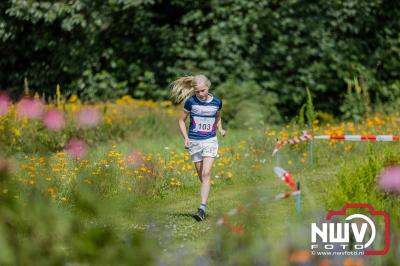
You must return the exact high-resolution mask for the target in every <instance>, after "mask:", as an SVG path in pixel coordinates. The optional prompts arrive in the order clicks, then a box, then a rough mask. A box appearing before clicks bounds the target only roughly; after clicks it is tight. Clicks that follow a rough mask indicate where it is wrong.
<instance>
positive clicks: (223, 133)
mask: <svg viewBox="0 0 400 266" xmlns="http://www.w3.org/2000/svg"><path fill="white" fill-rule="evenodd" d="M219 133H220V134H221V135H222V136H223V137H225V130H223V129H221V130H220V131H219Z"/></svg>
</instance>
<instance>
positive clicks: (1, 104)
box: [0, 92, 11, 115]
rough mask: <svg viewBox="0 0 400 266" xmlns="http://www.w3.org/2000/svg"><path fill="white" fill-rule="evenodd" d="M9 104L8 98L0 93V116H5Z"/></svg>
mask: <svg viewBox="0 0 400 266" xmlns="http://www.w3.org/2000/svg"><path fill="white" fill-rule="evenodd" d="M10 102H11V101H10V97H8V95H7V94H5V93H1V92H0V115H5V114H6V113H7V111H8V106H9V105H10Z"/></svg>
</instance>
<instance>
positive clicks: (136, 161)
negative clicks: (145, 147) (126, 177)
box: [126, 150, 143, 167]
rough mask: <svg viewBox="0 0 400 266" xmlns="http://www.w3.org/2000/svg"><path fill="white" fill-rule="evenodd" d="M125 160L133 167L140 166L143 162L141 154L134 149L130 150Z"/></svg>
mask: <svg viewBox="0 0 400 266" xmlns="http://www.w3.org/2000/svg"><path fill="white" fill-rule="evenodd" d="M126 162H127V163H128V164H129V165H131V166H133V167H140V166H141V165H142V164H143V160H142V156H141V155H140V153H139V152H138V151H136V150H132V152H131V153H130V154H128V156H126Z"/></svg>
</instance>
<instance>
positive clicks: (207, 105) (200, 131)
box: [183, 94, 222, 140]
mask: <svg viewBox="0 0 400 266" xmlns="http://www.w3.org/2000/svg"><path fill="white" fill-rule="evenodd" d="M209 95H210V96H211V99H210V100H207V101H201V100H200V99H199V98H197V97H196V95H193V96H190V97H189V98H188V99H187V100H186V102H185V105H184V108H183V110H184V111H185V112H187V113H190V126H189V139H198V140H201V139H209V138H213V137H215V136H216V129H217V112H218V111H220V110H221V108H222V101H221V99H220V98H218V97H217V96H213V95H212V94H209Z"/></svg>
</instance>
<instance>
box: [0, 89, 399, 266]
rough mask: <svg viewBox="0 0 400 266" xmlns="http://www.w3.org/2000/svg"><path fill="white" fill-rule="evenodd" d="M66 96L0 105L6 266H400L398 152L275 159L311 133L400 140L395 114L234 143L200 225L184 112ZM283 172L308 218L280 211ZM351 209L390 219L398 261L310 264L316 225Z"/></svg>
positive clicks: (322, 259)
mask: <svg viewBox="0 0 400 266" xmlns="http://www.w3.org/2000/svg"><path fill="white" fill-rule="evenodd" d="M59 90H60V89H59V87H58V88H57V91H56V97H55V99H56V100H55V101H54V102H53V103H45V102H44V101H42V100H41V98H40V95H38V94H36V96H33V97H24V98H21V99H20V100H19V101H17V102H13V101H11V100H10V99H9V97H7V96H6V95H5V94H3V96H2V98H1V99H2V102H1V104H0V106H2V113H1V116H0V130H1V132H2V134H1V138H0V146H1V152H2V154H1V161H0V172H1V190H0V192H1V198H2V200H1V209H0V210H1V216H2V220H1V224H0V230H1V231H2V234H1V236H0V239H1V241H0V243H1V245H2V249H1V256H0V260H1V264H2V265H16V264H22V265H26V264H28V265H29V264H31V263H32V262H34V263H33V264H57V265H58V264H74V265H75V264H76V265H86V264H90V265H92V264H93V265H115V264H123V265H131V264H138V265H146V264H155V265H187V264H202V263H205V264H206V265H218V264H228V265H230V264H233V265H236V264H237V265H245V264H246V265H247V264H253V263H261V264H263V265H264V264H265V265H330V264H323V263H340V265H396V263H397V261H398V259H399V255H400V250H399V245H398V244H399V230H398V228H399V223H398V221H399V218H400V212H399V211H398V209H399V206H400V205H399V204H400V198H399V197H398V196H397V195H398V193H399V189H400V187H399V185H398V184H399V181H398V169H397V168H393V169H389V170H384V169H385V167H386V166H391V165H396V164H399V163H400V153H399V149H398V142H380V143H378V142H347V141H345V140H317V139H314V140H313V141H312V145H311V143H310V142H300V143H296V144H288V145H284V146H281V147H280V150H279V152H278V155H275V156H272V155H271V153H272V151H273V149H274V147H275V145H276V142H277V140H280V141H285V140H289V139H293V138H298V137H300V136H302V135H303V134H304V133H305V132H307V131H308V132H312V134H314V135H329V136H342V135H348V134H351V135H365V136H368V135H378V134H379V135H394V136H398V135H399V126H400V121H399V119H398V113H395V114H393V115H389V114H383V113H376V114H374V115H373V116H370V117H366V118H365V120H362V121H360V122H354V121H342V122H340V121H338V120H336V121H335V120H329V121H324V120H323V118H321V116H320V115H315V118H314V120H312V123H308V125H310V126H308V125H307V121H308V119H309V115H304V114H302V115H303V116H305V117H301V114H300V117H298V118H297V119H296V120H293V121H292V122H290V123H288V124H286V125H284V126H279V125H276V126H261V127H260V126H259V127H248V128H243V129H231V130H229V129H228V131H227V132H228V133H227V136H226V137H225V138H221V140H220V149H219V151H218V158H217V160H216V162H215V167H214V168H213V170H212V181H211V184H212V188H211V189H212V196H211V197H210V201H209V206H210V207H209V209H210V210H209V216H208V218H207V220H206V221H204V222H201V223H198V222H196V221H195V220H194V219H193V217H192V215H193V208H194V206H195V205H196V202H197V200H198V198H197V197H198V189H199V187H198V183H199V180H198V177H197V174H196V171H195V169H194V166H193V164H192V163H191V161H190V158H189V155H188V153H187V151H186V150H185V149H184V148H183V143H182V139H181V138H180V136H179V132H178V130H177V118H178V116H179V114H180V112H181V108H182V106H179V105H178V106H177V105H174V104H172V103H171V102H170V101H161V102H156V101H144V100H137V99H134V98H132V97H130V96H123V97H121V98H120V99H118V100H115V101H107V102H96V103H84V102H81V100H80V99H79V98H78V97H77V96H76V95H72V96H70V97H68V98H66V97H64V96H62V94H61V93H60V91H59ZM308 104H309V105H310V103H308ZM311 111H313V110H311ZM311 111H310V112H311ZM316 114H317V113H316ZM302 121H303V122H302ZM304 121H305V122H306V124H304ZM310 121H311V120H310ZM275 166H279V167H282V168H283V169H286V170H288V171H290V173H291V175H292V178H293V181H294V182H296V183H300V184H301V195H302V196H301V202H300V206H301V207H300V210H299V209H298V207H296V200H295V197H288V198H286V197H284V198H283V199H277V198H276V195H277V194H279V193H285V191H287V188H286V187H285V184H284V183H283V182H282V181H280V180H279V178H277V177H276V176H275V174H274V171H273V169H274V167H275ZM385 171H386V172H385ZM382 172H383V173H382ZM393 172H394V174H393ZM380 173H381V174H380ZM391 173H392V174H391ZM392 175H394V177H392ZM380 176H381V179H380ZM393 178H394V179H393ZM396 178H397V179H396ZM352 202H357V203H360V202H366V203H370V204H373V205H374V207H376V208H378V209H380V210H385V211H387V212H388V213H390V216H391V225H392V227H391V229H392V231H391V247H390V250H389V252H388V253H387V254H386V255H385V256H381V257H378V256H376V257H354V256H341V257H329V256H311V254H310V250H309V247H308V245H309V235H308V234H309V233H306V232H308V230H309V227H310V224H311V222H312V221H313V220H317V219H320V218H321V217H322V216H323V215H324V213H325V212H327V211H328V210H335V209H340V207H341V206H342V205H343V204H346V203H352ZM249 203H250V204H249ZM232 210H236V213H235V214H234V215H228V216H227V214H229V212H231V213H232ZM237 210H240V211H237ZM221 221H222V222H221ZM380 241H382V239H381V240H380ZM378 244H379V243H378ZM378 244H376V245H378ZM302 261H303V262H304V263H309V264H301V262H302ZM332 265H333V264H332Z"/></svg>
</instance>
